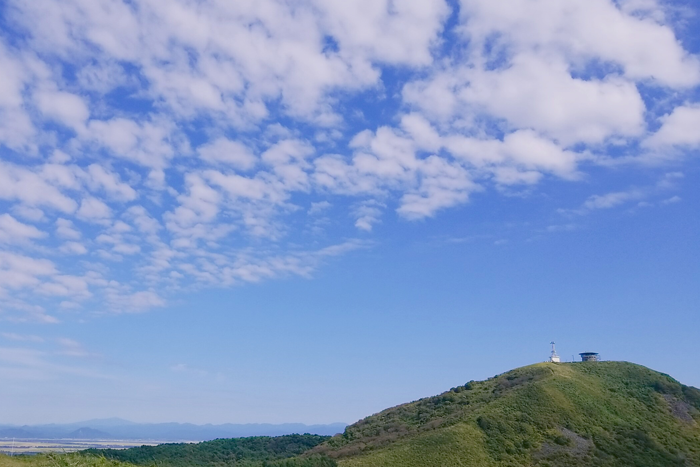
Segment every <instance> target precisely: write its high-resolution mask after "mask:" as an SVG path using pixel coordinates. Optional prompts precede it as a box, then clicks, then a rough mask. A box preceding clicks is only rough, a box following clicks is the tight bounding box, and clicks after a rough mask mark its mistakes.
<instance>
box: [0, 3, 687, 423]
mask: <svg viewBox="0 0 700 467" xmlns="http://www.w3.org/2000/svg"><path fill="white" fill-rule="evenodd" d="M1 8H2V9H1V10H0V24H1V25H2V27H1V28H0V31H1V34H0V372H2V375H3V385H2V386H0V397H1V398H2V400H5V401H11V403H4V404H2V405H0V421H3V422H6V423H19V424H21V423H43V422H68V421H76V420H80V419H88V418H99V417H112V416H118V417H123V418H128V419H131V420H135V421H143V422H155V421H181V422H195V423H224V422H233V423H245V422H269V423H280V422H291V421H295V422H305V423H327V422H337V421H343V422H353V421H355V420H357V419H359V418H361V417H363V416H366V415H368V414H371V413H373V412H376V411H378V410H381V409H383V408H385V407H387V406H391V405H395V404H398V403H401V402H405V401H408V400H413V399H416V398H419V397H423V396H427V395H432V394H435V393H438V392H441V391H443V390H446V389H449V388H450V387H452V386H455V385H458V384H463V383H464V382H466V381H468V380H471V379H483V378H486V377H489V376H493V375H494V374H497V373H500V372H503V371H506V370H509V369H511V368H513V367H517V366H521V365H526V364H529V363H534V362H537V361H542V360H544V359H545V358H546V357H547V355H548V350H549V346H548V343H549V342H550V341H551V340H555V341H557V343H558V348H559V350H560V353H561V354H562V356H563V357H564V358H565V359H570V358H571V355H573V354H577V353H578V352H582V351H588V350H593V351H598V352H601V354H602V355H603V357H604V358H607V359H614V360H629V361H634V362H638V363H641V364H644V365H648V366H650V367H652V368H654V369H658V370H660V371H663V372H666V373H669V374H672V375H673V376H675V377H676V378H678V379H679V380H681V381H682V382H684V383H687V384H692V385H695V386H700V373H699V372H698V370H697V365H695V364H694V363H693V356H694V355H697V354H698V352H699V351H700V348H699V344H698V342H699V340H698V332H697V329H700V322H699V321H700V317H699V316H698V305H699V304H700V292H698V290H700V287H699V285H700V284H698V278H700V244H699V242H698V240H697V238H698V231H699V230H700V225H699V224H700V221H699V220H698V216H697V213H698V212H699V209H700V201H699V200H700V196H699V195H700V193H699V190H700V188H698V187H699V186H700V164H699V163H698V158H697V156H698V149H699V148H700V131H698V129H699V128H700V92H699V91H700V32H698V27H697V25H698V24H700V23H698V20H699V18H698V14H699V13H700V11H699V10H698V8H697V6H696V5H694V4H693V3H692V2H680V1H678V2H664V1H657V0H624V1H623V0H618V1H612V0H573V1H569V2H561V1H558V0H510V2H509V8H507V9H506V8H502V7H500V6H498V5H495V4H494V2H489V1H487V0H462V1H461V2H444V1H441V0H435V1H433V2H421V1H412V0H410V1H409V0H406V1H402V2H390V1H376V0H372V1H370V0H355V1H347V0H344V1H341V0H338V1H328V0H324V1H321V0H305V1H301V2H285V1H277V0H265V1H259V0H258V1H250V2H248V1H242V2H231V3H227V2H216V1H198V2H194V1H186V0H176V1H173V0H169V1H167V2H166V1H161V0H135V1H123V0H33V1H31V2H30V1H24V0H8V1H6V2H4V3H2V5H1Z"/></svg>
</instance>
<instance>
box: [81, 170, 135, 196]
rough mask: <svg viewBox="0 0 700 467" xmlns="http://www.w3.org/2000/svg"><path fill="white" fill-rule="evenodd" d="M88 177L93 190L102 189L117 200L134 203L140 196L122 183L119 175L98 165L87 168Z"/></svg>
mask: <svg viewBox="0 0 700 467" xmlns="http://www.w3.org/2000/svg"><path fill="white" fill-rule="evenodd" d="M87 177H88V185H90V186H92V187H93V189H98V188H101V189H103V190H104V191H105V192H106V193H107V194H108V195H109V196H111V197H114V198H115V199H117V200H121V201H133V200H134V199H136V197H137V196H138V195H137V193H136V190H134V189H133V188H132V187H130V186H129V185H127V184H126V183H124V182H122V181H121V180H120V179H119V176H118V175H116V174H114V173H112V172H109V171H107V170H106V169H105V168H104V167H101V166H99V165H97V164H91V165H90V166H89V167H88V168H87Z"/></svg>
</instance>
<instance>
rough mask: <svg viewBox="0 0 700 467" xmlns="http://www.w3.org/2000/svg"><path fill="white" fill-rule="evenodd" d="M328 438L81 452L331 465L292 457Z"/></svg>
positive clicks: (178, 465)
mask: <svg viewBox="0 0 700 467" xmlns="http://www.w3.org/2000/svg"><path fill="white" fill-rule="evenodd" d="M328 439H329V437H328V436H319V435H308V434H307V435H287V436H277V437H269V436H254V437H249V438H231V439H217V440H214V441H205V442H202V443H171V444H161V445H158V446H141V447H137V448H130V449H87V450H85V451H81V454H82V455H84V456H92V457H95V456H98V457H105V458H107V459H112V460H117V461H122V462H129V463H131V464H136V465H148V466H150V465H154V464H155V465H158V466H166V467H225V466H226V467H232V466H235V467H334V466H335V465H336V463H335V461H333V460H330V459H327V458H326V459H322V458H321V459H319V458H315V457H308V458H303V459H291V458H292V457H294V456H297V455H299V454H302V453H304V452H306V451H308V450H309V449H311V448H313V447H315V446H317V445H319V444H320V443H322V442H324V441H326V440H328Z"/></svg>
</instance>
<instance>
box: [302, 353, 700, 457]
mask: <svg viewBox="0 0 700 467" xmlns="http://www.w3.org/2000/svg"><path fill="white" fill-rule="evenodd" d="M699 422H700V390H698V389H695V388H691V387H687V386H683V385H681V384H680V383H679V382H677V381H675V380H674V379H672V378H671V377H669V376H667V375H664V374H661V373H657V372H655V371H652V370H649V369H647V368H645V367H642V366H639V365H634V364H631V363H624V362H597V363H573V364H572V363H567V364H552V363H543V364H537V365H532V366H528V367H524V368H519V369H516V370H513V371H511V372H508V373H505V374H503V375H499V376H497V377H494V378H491V379H489V380H487V381H483V382H469V383H467V384H465V385H464V386H460V387H456V388H453V389H452V390H450V391H448V392H445V393H443V394H441V395H439V396H436V397H430V398H425V399H421V400H418V401H416V402H412V403H409V404H404V405H400V406H398V407H394V408H391V409H388V410H385V411H383V412H381V413H379V414H376V415H373V416H371V417H367V418H365V419H364V420H361V421H359V422H357V423H356V424H354V425H351V426H349V427H348V428H347V429H346V430H345V432H344V433H343V434H342V435H337V436H334V437H333V438H332V439H330V440H328V441H327V442H325V443H323V444H321V445H319V446H317V447H316V448H314V449H312V450H311V451H310V453H314V454H323V455H327V456H329V457H331V458H333V459H336V460H338V464H339V465H340V466H341V467H380V466H381V467H388V466H401V467H432V466H435V467H438V466H439V467H444V466H486V467H488V466H493V467H501V466H512V467H519V466H539V467H559V466H561V467H576V466H581V467H583V466H586V467H589V466H600V467H618V466H619V467H622V466H625V467H627V466H637V467H646V466H648V467H659V466H700V424H699Z"/></svg>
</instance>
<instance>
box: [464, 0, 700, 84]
mask: <svg viewBox="0 0 700 467" xmlns="http://www.w3.org/2000/svg"><path fill="white" fill-rule="evenodd" d="M461 6H462V9H461V16H462V20H463V21H464V23H465V29H464V31H465V34H466V35H468V36H469V38H470V39H472V40H473V41H476V42H477V43H480V44H483V43H484V41H486V40H487V39H488V38H490V37H494V35H495V34H497V35H500V36H501V41H500V42H501V44H500V45H502V46H503V47H505V48H506V51H507V52H509V53H512V54H519V53H521V52H523V51H528V50H541V51H543V52H545V53H554V54H557V55H562V56H563V55H566V56H568V57H571V59H572V62H573V63H574V64H577V65H582V66H583V65H585V63H586V62H587V61H591V60H601V61H603V62H610V63H612V64H615V65H618V66H620V67H622V70H623V73H624V75H625V76H626V77H627V78H629V79H632V80H649V81H652V82H655V83H658V84H660V85H663V86H670V87H681V88H683V87H688V86H695V85H697V84H698V83H700V62H699V61H698V59H697V57H695V56H691V55H690V54H688V53H687V52H686V51H685V50H684V49H683V46H682V45H681V44H680V42H679V41H678V39H677V38H676V37H675V34H674V32H673V30H672V29H671V28H670V27H668V26H667V25H663V24H659V23H657V22H656V21H654V20H652V19H648V18H640V17H638V16H633V15H630V14H627V13H625V12H624V11H622V10H620V9H619V8H618V7H617V6H616V4H615V2H613V1H611V0H570V1H567V2H560V1H559V0H512V1H510V2H509V3H508V8H503V7H502V5H501V4H499V3H496V2H491V1H489V0H462V2H461ZM496 50H497V49H496Z"/></svg>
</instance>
